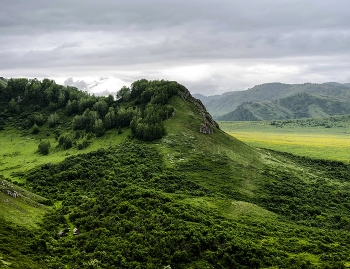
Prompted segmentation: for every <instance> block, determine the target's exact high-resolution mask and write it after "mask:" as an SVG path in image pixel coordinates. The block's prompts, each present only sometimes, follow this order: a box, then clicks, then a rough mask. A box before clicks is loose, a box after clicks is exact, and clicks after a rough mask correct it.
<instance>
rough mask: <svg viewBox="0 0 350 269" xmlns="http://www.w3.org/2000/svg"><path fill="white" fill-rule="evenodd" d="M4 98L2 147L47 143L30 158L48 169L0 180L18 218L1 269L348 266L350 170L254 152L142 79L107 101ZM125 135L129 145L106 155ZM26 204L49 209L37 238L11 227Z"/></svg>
mask: <svg viewBox="0 0 350 269" xmlns="http://www.w3.org/2000/svg"><path fill="white" fill-rule="evenodd" d="M0 95H1V99H0V100H1V101H0V102H1V103H0V106H1V110H0V111H1V118H2V125H1V126H2V129H1V130H0V135H1V136H2V137H5V136H6V135H7V134H8V133H11V132H12V131H13V130H16V132H17V133H19V134H20V135H21V136H23V137H24V138H31V139H32V138H39V137H40V138H39V139H36V140H35V141H37V144H38V148H37V150H38V151H39V152H36V153H35V152H33V153H32V154H34V155H35V154H36V156H37V157H36V158H38V159H39V158H44V160H46V162H45V163H44V164H41V165H37V166H35V167H33V168H30V169H26V168H25V167H23V169H22V170H20V171H18V170H16V172H13V173H11V174H10V176H5V175H3V174H2V173H4V172H6V171H5V170H1V172H0V183H1V186H0V187H1V188H0V198H1V200H0V207H1V208H5V206H7V207H6V208H11V210H12V211H10V212H7V211H5V210H1V211H0V222H1V223H0V225H1V227H2V229H0V268H2V267H3V268H164V269H165V268H167V269H170V268H346V267H347V266H348V265H349V262H350V259H349V255H350V249H349V247H348V242H349V239H350V238H349V229H350V220H349V217H348V216H349V214H350V204H349V198H350V181H349V177H348V174H349V172H350V166H349V165H348V164H344V163H341V162H334V161H327V160H314V159H309V158H306V157H296V156H293V155H290V154H287V153H280V152H274V151H268V150H259V149H254V148H252V147H249V146H247V145H245V144H243V143H242V142H240V141H238V140H236V139H234V138H232V137H230V136H228V135H227V134H225V133H224V132H222V131H221V130H220V129H218V128H217V126H216V123H215V122H214V121H212V119H211V117H210V115H209V114H208V113H207V112H206V110H205V108H204V107H203V105H202V104H201V102H199V101H198V100H196V99H194V98H193V97H191V95H190V93H189V92H188V90H187V89H186V88H185V87H183V86H182V85H180V84H178V83H176V82H168V81H147V80H144V79H143V80H139V81H136V82H134V83H133V84H132V85H131V86H130V88H128V87H123V88H122V89H120V91H118V93H117V95H116V96H112V95H110V96H107V97H96V96H93V95H89V94H87V93H84V92H80V91H79V90H77V89H76V88H74V87H69V86H61V85H58V84H56V83H55V82H54V81H52V80H43V81H39V80H28V79H10V80H8V82H7V85H1V84H0ZM203 124H204V125H205V126H208V128H209V127H210V128H211V130H212V132H211V133H210V134H204V133H200V127H201V126H203ZM120 133H128V134H130V135H128V136H125V138H123V140H121V142H118V143H115V144H113V145H108V146H105V145H104V144H105V141H107V140H103V138H104V137H106V136H107V135H109V136H111V137H113V138H116V137H119V136H120V135H121V134H120ZM11 134H13V133H11ZM47 134H49V136H47ZM52 134H54V135H55V144H54V145H53V144H52V141H53V140H50V141H51V145H50V143H47V142H48V141H49V139H48V138H47V137H51V136H52ZM11 139H12V138H11ZM99 139H102V140H99ZM99 141H102V142H99ZM113 141H114V140H113ZM118 141H119V140H118ZM9 143H10V142H9ZM45 143H46V145H45ZM93 143H94V144H95V145H96V144H98V143H100V144H98V145H99V146H100V147H99V148H98V149H97V150H91V151H90V152H84V153H82V150H83V149H84V150H87V149H89V147H91V146H90V145H92V144H93ZM5 146H6V145H4V147H5ZM68 150H71V151H70V152H73V153H74V154H73V153H71V154H69V155H64V154H65V152H68ZM72 150H74V151H72ZM16 152H17V151H14V153H13V154H12V155H11V154H8V155H7V156H4V155H2V157H3V162H4V163H5V161H7V160H8V159H11V158H15V155H16V154H20V153H19V152H17V153H16ZM57 153H58V154H61V155H63V156H65V157H64V158H63V160H61V159H60V160H57V159H55V158H53V157H52V156H55V155H54V154H57ZM17 166H18V165H17ZM19 166H20V165H19ZM14 167H16V166H14ZM9 169H10V168H9ZM7 186H11V189H9V188H10V187H7ZM8 190H11V193H12V194H13V193H18V194H19V197H16V195H14V196H10V195H8V194H9V193H8V192H7V191H8ZM29 198H31V199H32V200H30V199H29ZM20 201H22V202H23V203H24V204H26V206H27V207H26V208H25V210H27V211H28V212H29V211H30V210H29V208H32V209H33V210H34V209H35V210H37V209H38V208H42V209H43V213H42V216H43V217H36V219H35V221H36V223H37V226H34V227H28V226H26V223H16V222H15V221H14V220H12V219H11V217H12V216H10V217H9V216H8V215H9V214H11V215H14V214H16V212H19V211H18V208H17V207H18V206H17V207H15V206H13V207H9V206H10V205H11V204H13V205H16V203H19V202H20ZM17 205H18V204H17ZM16 210H17V211H16ZM25 210H24V209H23V210H22V211H25ZM7 213H9V214H7ZM20 213H21V214H24V213H25V212H20ZM28 215H30V214H28Z"/></svg>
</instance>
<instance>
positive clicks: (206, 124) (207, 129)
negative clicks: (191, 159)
mask: <svg viewBox="0 0 350 269" xmlns="http://www.w3.org/2000/svg"><path fill="white" fill-rule="evenodd" d="M181 96H182V99H183V100H184V101H191V102H193V103H194V104H195V105H196V106H197V108H198V110H199V112H200V114H201V116H202V117H203V124H202V126H201V127H200V128H199V132H200V133H203V134H211V133H213V132H214V127H215V128H218V129H220V127H219V124H217V122H216V121H215V120H214V119H213V118H212V116H211V115H210V114H209V113H208V111H207V109H206V108H205V106H204V105H203V103H202V101H201V100H199V99H196V98H194V97H193V96H192V95H191V93H190V91H189V90H188V89H187V88H186V87H184V86H182V89H181Z"/></svg>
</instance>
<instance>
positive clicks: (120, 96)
mask: <svg viewBox="0 0 350 269" xmlns="http://www.w3.org/2000/svg"><path fill="white" fill-rule="evenodd" d="M130 92H131V91H130V89H129V88H128V87H126V86H123V87H122V88H121V89H120V90H119V91H118V92H117V100H121V101H123V102H127V101H128V100H129V99H130Z"/></svg>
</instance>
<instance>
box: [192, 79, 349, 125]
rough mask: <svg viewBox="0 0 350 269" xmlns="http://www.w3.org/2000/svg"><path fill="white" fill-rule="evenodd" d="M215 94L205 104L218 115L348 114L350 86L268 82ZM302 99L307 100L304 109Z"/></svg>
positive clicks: (228, 117) (247, 117)
mask: <svg viewBox="0 0 350 269" xmlns="http://www.w3.org/2000/svg"><path fill="white" fill-rule="evenodd" d="M214 97H215V99H213V100H210V101H208V102H206V103H205V106H206V108H207V109H208V111H209V112H210V113H211V114H212V116H213V117H214V118H215V119H219V118H220V119H221V120H237V119H238V120H271V119H273V120H278V119H283V118H300V117H309V116H310V117H322V116H331V115H335V114H346V113H348V112H347V111H348V107H347V106H346V104H345V102H348V101H349V98H350V88H349V86H348V85H347V84H339V83H323V84H313V83H305V84H283V83H266V84H262V85H257V86H255V87H253V88H251V89H248V90H246V91H237V92H229V93H225V94H223V96H222V97H221V98H217V96H214ZM198 98H200V99H202V98H201V96H198ZM322 99H326V100H323V101H324V102H326V107H323V106H322V105H320V102H322ZM203 100H205V101H207V100H209V99H208V98H205V99H203ZM300 101H301V102H304V103H303V105H304V106H306V107H305V108H304V109H303V108H302V107H300V105H299V102H300ZM337 106H339V108H337ZM305 109H306V111H305Z"/></svg>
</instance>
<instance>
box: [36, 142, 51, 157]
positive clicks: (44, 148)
mask: <svg viewBox="0 0 350 269" xmlns="http://www.w3.org/2000/svg"><path fill="white" fill-rule="evenodd" d="M50 147H51V144H50V141H41V142H40V144H39V146H38V151H39V153H41V154H42V155H48V154H49V152H50Z"/></svg>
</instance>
